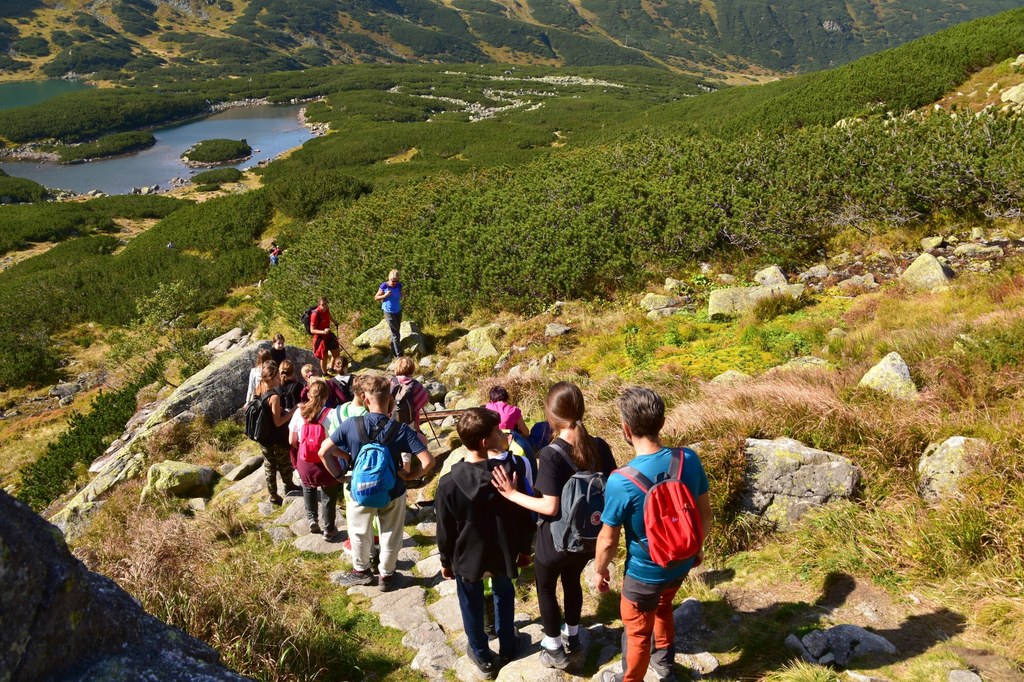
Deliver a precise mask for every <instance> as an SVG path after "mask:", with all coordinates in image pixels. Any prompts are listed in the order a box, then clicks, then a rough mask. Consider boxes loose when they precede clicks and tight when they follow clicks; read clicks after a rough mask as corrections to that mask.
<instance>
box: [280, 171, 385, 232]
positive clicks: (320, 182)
mask: <svg viewBox="0 0 1024 682" xmlns="http://www.w3.org/2000/svg"><path fill="white" fill-rule="evenodd" d="M268 191H269V192H270V199H271V201H272V202H273V204H274V207H275V208H277V209H278V210H280V211H282V212H283V213H284V214H285V215H287V216H289V217H291V218H298V219H301V220H310V219H312V218H313V217H315V216H316V214H317V213H318V212H319V211H320V209H321V208H322V207H323V206H324V205H325V204H326V203H328V202H331V201H345V202H349V201H352V200H355V199H358V198H359V197H360V196H362V195H364V194H366V193H368V192H369V191H370V186H369V185H367V184H366V183H365V182H362V181H360V180H356V179H355V178H352V177H351V176H348V175H345V174H344V173H341V172H338V171H329V170H315V169H308V170H304V171H303V172H300V173H293V174H289V175H286V176H281V177H279V178H278V179H277V181H275V182H273V183H272V184H270V185H269V187H268Z"/></svg>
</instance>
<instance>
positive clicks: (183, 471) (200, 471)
mask: <svg viewBox="0 0 1024 682" xmlns="http://www.w3.org/2000/svg"><path fill="white" fill-rule="evenodd" d="M216 478H217V472H216V471H214V470H213V469H211V468H210V467H204V466H198V465H196V464H188V463H186V462H175V461H174V460H167V461H165V462H157V463H156V464H154V465H153V466H151V467H149V474H148V475H147V480H146V487H145V488H144V489H143V491H142V497H143V499H145V498H147V497H150V496H156V495H158V494H163V495H171V496H173V497H182V498H189V497H210V496H211V495H212V494H213V482H214V480H215V479H216Z"/></svg>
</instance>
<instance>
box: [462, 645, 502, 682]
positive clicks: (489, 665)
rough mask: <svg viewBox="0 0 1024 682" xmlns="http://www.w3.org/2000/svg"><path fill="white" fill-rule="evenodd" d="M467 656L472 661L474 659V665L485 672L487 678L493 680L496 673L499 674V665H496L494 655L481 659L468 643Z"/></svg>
mask: <svg viewBox="0 0 1024 682" xmlns="http://www.w3.org/2000/svg"><path fill="white" fill-rule="evenodd" d="M466 656H467V657H468V658H469V660H470V661H472V663H473V665H475V666H476V669H477V670H479V671H480V672H481V673H483V675H484V676H486V677H487V679H489V680H493V679H494V677H495V675H497V674H498V667H497V666H496V665H494V657H493V656H491V657H489V658H488V659H487V660H481V659H479V658H477V657H476V654H474V653H473V650H472V649H470V648H469V645H468V644H467V645H466Z"/></svg>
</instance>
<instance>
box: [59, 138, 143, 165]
mask: <svg viewBox="0 0 1024 682" xmlns="http://www.w3.org/2000/svg"><path fill="white" fill-rule="evenodd" d="M154 144H156V138H155V137H153V133H149V132H142V131H136V132H129V133H114V134H112V135H104V136H103V137H101V138H100V139H98V140H96V141H95V142H85V143H83V144H79V145H75V146H73V147H69V146H61V147H57V154H58V155H60V160H61V161H62V162H64V163H69V162H71V161H82V160H85V159H102V158H104V157H108V156H118V155H120V154H130V153H131V152H137V151H140V150H142V149H147V148H149V147H152V146H153V145H154Z"/></svg>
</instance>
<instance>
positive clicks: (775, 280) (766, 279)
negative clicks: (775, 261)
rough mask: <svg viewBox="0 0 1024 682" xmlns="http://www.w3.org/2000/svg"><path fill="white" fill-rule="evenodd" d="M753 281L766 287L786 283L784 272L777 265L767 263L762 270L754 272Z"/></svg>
mask: <svg viewBox="0 0 1024 682" xmlns="http://www.w3.org/2000/svg"><path fill="white" fill-rule="evenodd" d="M754 281H755V282H757V283H758V284H760V285H761V286H766V287H771V286H778V285H785V284H787V280H786V273H784V272H783V271H782V268H780V267H779V266H778V265H769V266H768V267H766V268H765V269H764V270H760V271H759V272H757V273H755V274H754Z"/></svg>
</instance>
